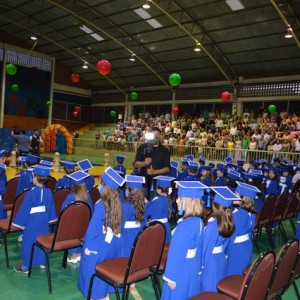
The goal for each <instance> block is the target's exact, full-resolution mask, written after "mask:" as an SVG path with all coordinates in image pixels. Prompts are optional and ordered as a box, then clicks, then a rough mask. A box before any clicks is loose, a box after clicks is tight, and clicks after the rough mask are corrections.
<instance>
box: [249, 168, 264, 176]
mask: <svg viewBox="0 0 300 300" xmlns="http://www.w3.org/2000/svg"><path fill="white" fill-rule="evenodd" d="M249 174H251V175H253V176H254V177H256V178H263V172H262V170H253V169H250V170H249Z"/></svg>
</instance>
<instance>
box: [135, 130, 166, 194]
mask: <svg viewBox="0 0 300 300" xmlns="http://www.w3.org/2000/svg"><path fill="white" fill-rule="evenodd" d="M151 133H153V137H152V139H151V140H147V137H145V144H142V145H140V146H139V148H138V150H137V152H136V157H135V161H134V163H133V165H134V167H135V168H139V169H140V175H141V176H145V178H146V188H147V193H146V196H148V198H150V192H151V186H152V179H153V177H155V176H158V175H163V174H167V173H169V172H170V151H169V149H167V148H166V147H165V146H163V145H162V144H161V143H160V130H159V128H158V127H153V128H152V129H151Z"/></svg>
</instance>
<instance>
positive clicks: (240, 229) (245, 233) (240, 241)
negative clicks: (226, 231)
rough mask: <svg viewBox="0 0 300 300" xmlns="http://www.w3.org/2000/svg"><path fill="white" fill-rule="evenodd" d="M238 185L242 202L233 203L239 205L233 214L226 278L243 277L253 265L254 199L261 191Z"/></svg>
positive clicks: (246, 185) (237, 190)
mask: <svg viewBox="0 0 300 300" xmlns="http://www.w3.org/2000/svg"><path fill="white" fill-rule="evenodd" d="M237 184H238V186H237V188H236V190H235V192H236V193H237V194H238V195H240V197H241V201H234V202H233V204H234V205H237V206H236V208H235V209H234V210H233V212H232V213H233V220H234V225H235V230H234V234H233V235H232V237H231V238H230V244H229V246H228V250H227V255H228V258H227V271H226V276H229V275H237V274H238V275H243V270H244V269H245V268H246V267H247V266H248V265H250V264H251V258H252V252H253V246H252V231H253V230H254V226H255V216H256V211H255V210H254V198H255V197H256V195H257V193H259V192H260V190H259V189H258V188H257V187H255V186H253V185H250V184H247V183H243V182H239V181H237ZM237 257H238V259H236V258H237Z"/></svg>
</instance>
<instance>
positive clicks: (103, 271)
mask: <svg viewBox="0 0 300 300" xmlns="http://www.w3.org/2000/svg"><path fill="white" fill-rule="evenodd" d="M165 238H166V230H165V227H164V225H163V224H162V223H160V222H158V221H152V222H150V223H148V224H147V226H145V227H144V228H143V229H142V230H141V231H140V233H139V234H138V236H137V237H136V239H135V241H134V244H133V247H132V250H131V253H130V257H129V258H128V257H119V258H113V259H108V260H106V261H103V262H100V263H99V264H97V265H96V273H95V274H93V275H92V277H91V279H90V286H89V292H88V297H87V299H91V293H92V289H93V283H94V279H95V277H98V278H100V279H102V280H103V281H105V282H107V283H108V284H110V285H111V286H113V287H114V289H115V293H116V297H117V299H118V300H120V294H119V290H118V289H119V288H124V290H123V295H122V299H128V295H129V288H130V284H132V283H134V282H138V281H141V280H144V279H146V278H148V277H149V276H150V277H151V280H152V283H153V287H154V291H155V296H156V299H159V292H158V290H157V281H158V277H157V274H158V272H159V266H160V262H161V257H162V253H163V248H164V244H165Z"/></svg>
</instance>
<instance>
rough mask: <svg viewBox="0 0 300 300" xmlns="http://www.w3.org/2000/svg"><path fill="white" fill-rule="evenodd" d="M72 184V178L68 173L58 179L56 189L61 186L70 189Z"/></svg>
mask: <svg viewBox="0 0 300 300" xmlns="http://www.w3.org/2000/svg"><path fill="white" fill-rule="evenodd" d="M72 185H73V183H72V179H71V178H69V177H68V176H67V175H65V176H64V177H62V178H60V179H58V180H57V182H56V185H55V189H56V190H57V189H60V188H64V189H70V188H71V187H72Z"/></svg>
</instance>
